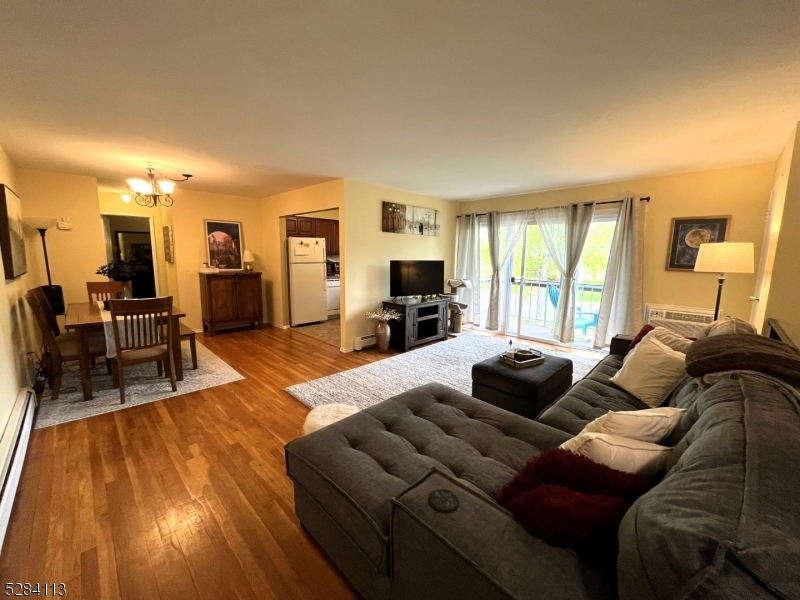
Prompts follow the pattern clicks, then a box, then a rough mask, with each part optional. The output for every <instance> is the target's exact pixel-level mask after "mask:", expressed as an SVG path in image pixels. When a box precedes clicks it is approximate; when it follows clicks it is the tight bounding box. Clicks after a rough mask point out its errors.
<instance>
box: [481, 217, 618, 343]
mask: <svg viewBox="0 0 800 600" xmlns="http://www.w3.org/2000/svg"><path fill="white" fill-rule="evenodd" d="M617 210H618V207H616V206H613V205H612V206H610V207H602V208H601V207H598V209H597V211H596V212H595V217H594V219H593V220H592V225H591V228H590V230H589V237H588V240H587V242H586V247H585V249H584V252H583V255H582V257H581V263H580V267H579V269H578V273H577V279H578V295H577V298H576V302H575V304H576V312H575V342H574V344H573V345H574V346H576V347H586V348H591V347H592V344H593V342H594V334H595V327H596V325H597V316H598V311H599V309H600V299H601V298H602V294H603V281H604V280H605V273H606V266H607V265H608V255H609V251H610V250H611V241H612V239H613V237H614V228H615V224H616V216H617ZM480 256H481V260H480V266H481V298H486V299H487V301H486V302H483V301H481V309H482V310H481V312H482V313H484V314H482V315H481V320H480V323H481V325H484V324H485V322H486V320H485V309H486V308H487V307H488V296H489V286H490V282H491V273H492V270H491V263H490V261H489V250H488V238H487V235H486V227H485V226H482V227H481V253H480ZM561 285H562V281H561V273H560V272H559V270H558V268H557V267H556V265H555V263H554V262H553V259H552V258H551V256H550V254H549V252H548V251H547V247H546V246H545V243H544V240H543V239H542V234H541V231H540V230H539V226H538V225H537V224H536V222H535V221H534V220H531V222H529V223H528V224H527V226H526V229H525V232H524V234H523V235H522V236H521V237H520V240H519V241H518V242H517V245H516V247H515V249H514V255H513V257H512V258H511V259H509V261H508V264H507V265H506V266H505V268H504V270H503V273H502V274H501V287H502V289H501V294H500V300H501V302H502V304H503V307H502V308H503V310H501V323H500V326H501V332H502V333H505V334H507V335H512V336H516V337H519V338H523V339H531V340H539V341H546V342H551V343H552V342H553V341H554V340H553V328H554V325H555V316H556V307H557V306H558V301H559V298H560V296H561Z"/></svg>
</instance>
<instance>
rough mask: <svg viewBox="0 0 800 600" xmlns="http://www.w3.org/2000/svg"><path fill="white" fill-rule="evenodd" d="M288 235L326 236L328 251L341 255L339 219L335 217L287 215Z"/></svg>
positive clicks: (326, 248)
mask: <svg viewBox="0 0 800 600" xmlns="http://www.w3.org/2000/svg"><path fill="white" fill-rule="evenodd" d="M286 237H317V238H325V250H326V252H327V253H328V254H333V255H334V256H338V255H339V221H337V220H335V219H312V218H311V217H296V216H291V217H286Z"/></svg>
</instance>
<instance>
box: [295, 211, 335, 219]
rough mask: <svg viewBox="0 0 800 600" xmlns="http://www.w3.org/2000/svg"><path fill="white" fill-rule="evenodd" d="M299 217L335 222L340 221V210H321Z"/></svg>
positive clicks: (302, 214)
mask: <svg viewBox="0 0 800 600" xmlns="http://www.w3.org/2000/svg"><path fill="white" fill-rule="evenodd" d="M299 216H301V217H313V218H315V219H333V220H334V221H338V220H339V209H338V208H334V209H333V210H320V211H317V212H310V213H301V214H300V215H299Z"/></svg>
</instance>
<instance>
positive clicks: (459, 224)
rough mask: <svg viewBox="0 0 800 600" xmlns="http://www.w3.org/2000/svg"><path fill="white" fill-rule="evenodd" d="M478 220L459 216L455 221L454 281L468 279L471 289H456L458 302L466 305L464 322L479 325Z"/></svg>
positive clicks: (479, 234) (479, 238)
mask: <svg viewBox="0 0 800 600" xmlns="http://www.w3.org/2000/svg"><path fill="white" fill-rule="evenodd" d="M480 226H481V224H480V219H479V217H478V216H477V215H475V214H474V213H473V214H469V215H461V216H460V217H459V218H458V219H457V221H456V236H457V240H458V241H457V242H456V270H455V277H456V279H469V280H470V281H471V282H472V289H470V288H458V290H457V293H458V301H459V302H463V303H464V304H466V305H467V308H466V309H465V310H464V322H465V323H472V324H473V325H480V323H479V321H480V318H481V272H480V243H481V229H480Z"/></svg>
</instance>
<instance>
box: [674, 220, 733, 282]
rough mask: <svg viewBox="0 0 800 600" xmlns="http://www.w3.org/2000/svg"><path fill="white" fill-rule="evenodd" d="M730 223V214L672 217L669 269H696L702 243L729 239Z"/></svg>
mask: <svg viewBox="0 0 800 600" xmlns="http://www.w3.org/2000/svg"><path fill="white" fill-rule="evenodd" d="M730 223H731V217H730V215H725V216H719V217H683V218H680V219H672V227H671V232H672V235H671V237H670V242H669V255H668V256H667V270H668V271H692V270H694V264H695V263H696V262H697V251H698V249H699V248H700V244H709V243H714V242H724V241H725V240H727V239H728V232H729V229H730Z"/></svg>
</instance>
